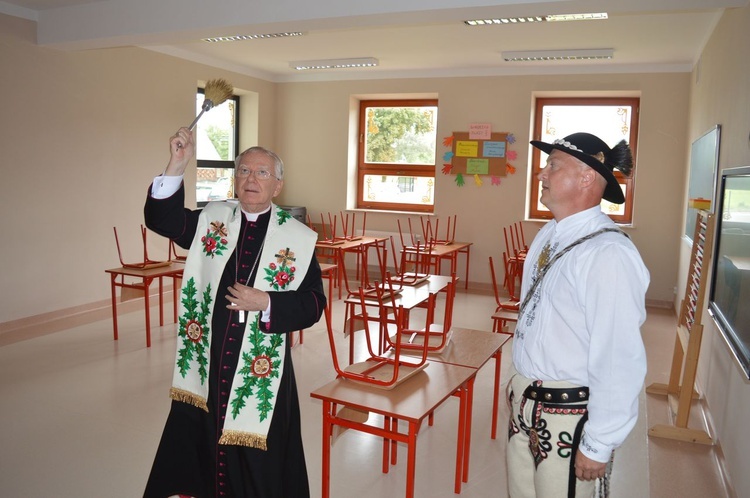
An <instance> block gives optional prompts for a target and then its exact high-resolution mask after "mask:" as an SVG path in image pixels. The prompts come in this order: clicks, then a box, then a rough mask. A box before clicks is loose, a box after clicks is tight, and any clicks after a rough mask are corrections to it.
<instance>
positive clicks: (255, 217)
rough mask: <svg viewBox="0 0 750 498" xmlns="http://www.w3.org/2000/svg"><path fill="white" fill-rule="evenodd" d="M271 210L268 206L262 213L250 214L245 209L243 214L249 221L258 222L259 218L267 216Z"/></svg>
mask: <svg viewBox="0 0 750 498" xmlns="http://www.w3.org/2000/svg"><path fill="white" fill-rule="evenodd" d="M240 209H242V208H240ZM270 210H271V206H268V207H267V208H266V209H264V210H263V211H261V212H260V213H248V212H247V211H245V210H244V209H242V213H243V214H244V215H245V219H246V220H247V221H258V218H260V215H262V214H266V213H267V212H269V211H270Z"/></svg>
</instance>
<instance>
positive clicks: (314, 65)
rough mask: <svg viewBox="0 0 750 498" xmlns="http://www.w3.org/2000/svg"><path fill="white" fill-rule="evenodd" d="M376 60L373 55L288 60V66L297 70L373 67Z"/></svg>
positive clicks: (376, 62)
mask: <svg viewBox="0 0 750 498" xmlns="http://www.w3.org/2000/svg"><path fill="white" fill-rule="evenodd" d="M377 65H378V60H377V59H376V58H374V57H360V58H356V59H322V60H315V61H295V62H290V63H289V67H291V68H292V69H296V70H297V71H306V70H310V69H345V68H352V67H375V66H377Z"/></svg>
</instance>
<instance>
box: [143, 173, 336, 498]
mask: <svg viewBox="0 0 750 498" xmlns="http://www.w3.org/2000/svg"><path fill="white" fill-rule="evenodd" d="M144 214H145V219H146V225H147V226H148V228H150V229H151V230H153V231H154V232H156V233H158V234H160V235H163V236H165V237H168V238H170V239H172V240H174V241H175V242H176V243H177V244H178V245H179V246H181V247H183V248H188V247H189V246H190V244H191V243H192V241H193V237H194V235H195V232H196V229H197V223H198V216H199V214H200V211H191V210H188V209H185V208H184V187H180V190H179V191H178V192H177V193H175V194H174V195H173V196H171V197H169V198H167V199H153V198H152V197H151V196H150V195H148V197H147V200H146V206H145V209H144ZM269 219H270V212H269V213H264V214H262V215H260V216H259V217H258V219H257V221H255V222H250V221H247V219H246V218H245V216H242V224H241V228H240V235H239V238H238V240H237V246H236V248H235V252H234V253H233V254H232V255H231V257H230V258H229V260H228V262H227V264H226V266H225V268H224V273H223V275H222V277H221V283H220V284H219V288H218V290H217V293H216V300H215V302H214V309H213V318H212V322H211V325H212V327H211V361H210V370H209V393H208V410H209V411H208V413H206V412H205V411H203V410H202V409H200V408H196V407H194V406H192V405H189V404H187V403H182V402H179V401H172V408H171V410H170V413H169V417H168V418H167V423H166V425H165V427H164V433H163V435H162V438H161V442H160V443H159V449H158V450H157V453H156V458H155V459H154V464H153V467H152V469H151V475H150V476H149V479H148V483H147V485H146V491H145V492H144V497H146V498H165V497H168V496H172V495H178V494H184V495H188V496H194V497H196V498H204V497H213V496H217V497H219V496H227V497H229V496H231V497H236V498H240V497H263V498H276V497H278V498H298V497H305V498H306V497H309V496H310V491H309V485H308V481H307V469H306V467H305V455H304V451H303V448H302V433H301V431H300V408H299V398H298V395H297V383H296V381H295V378H294V369H293V367H292V355H291V351H290V342H291V341H287V342H286V355H285V359H284V365H283V373H282V376H281V385H280V386H279V391H278V393H277V398H276V405H275V409H274V412H273V418H272V420H271V427H270V429H269V433H268V439H267V447H268V449H267V450H266V451H264V450H259V449H255V448H249V447H246V446H234V445H223V444H222V445H219V444H218V441H219V437H220V436H221V429H222V427H223V418H224V414H225V413H226V409H227V408H226V407H227V403H228V400H229V394H230V390H231V389H230V388H231V383H232V379H233V378H234V373H235V370H236V368H237V364H238V361H239V359H240V348H241V345H242V335H243V331H244V329H245V324H244V323H239V319H238V313H237V312H235V311H230V310H228V309H227V308H226V306H227V304H229V301H228V300H227V299H226V298H225V296H226V295H227V294H229V291H228V290H227V288H228V287H230V286H231V285H233V284H234V282H235V281H236V280H237V281H239V282H241V283H243V284H244V283H245V282H247V279H248V277H249V276H250V277H251V279H250V282H252V278H254V275H249V274H250V272H251V271H252V270H257V268H255V269H254V268H253V267H254V263H255V260H256V257H257V256H258V254H259V252H260V250H261V247H262V242H263V238H264V236H265V233H266V229H267V227H268V222H269ZM237 263H239V265H238V264H237ZM237 266H239V268H236V267H237ZM269 294H270V296H271V322H270V324H269V327H268V329H267V330H266V332H267V333H274V334H283V333H288V332H292V331H295V330H300V329H303V328H307V327H310V326H311V325H313V324H314V323H316V322H317V321H318V320H319V319H320V316H321V314H322V312H323V308H324V307H325V304H326V298H325V294H324V291H323V283H322V281H321V276H320V265H319V264H318V261H317V259H316V258H315V256H313V261H312V263H311V265H310V268H309V270H308V271H307V274H306V275H305V278H304V280H303V281H302V284H301V285H300V286H299V288H298V289H297V290H296V291H288V292H270V293H269ZM245 319H246V320H247V316H246V317H245Z"/></svg>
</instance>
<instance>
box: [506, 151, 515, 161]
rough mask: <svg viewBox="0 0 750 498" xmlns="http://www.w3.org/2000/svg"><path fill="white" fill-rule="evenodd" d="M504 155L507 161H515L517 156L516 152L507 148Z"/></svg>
mask: <svg viewBox="0 0 750 498" xmlns="http://www.w3.org/2000/svg"><path fill="white" fill-rule="evenodd" d="M505 156H506V157H507V158H508V161H515V160H516V158H517V157H518V152H516V151H514V150H509V151H507V152H506V153H505Z"/></svg>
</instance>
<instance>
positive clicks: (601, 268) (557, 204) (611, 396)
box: [507, 133, 650, 498]
mask: <svg viewBox="0 0 750 498" xmlns="http://www.w3.org/2000/svg"><path fill="white" fill-rule="evenodd" d="M531 144H532V145H533V146H534V147H537V148H539V149H541V150H542V151H544V152H546V153H547V154H549V158H548V160H547V165H546V167H545V168H544V169H543V170H542V171H541V172H540V173H539V175H538V178H539V181H540V182H541V188H542V195H541V202H542V203H543V204H544V205H545V206H547V208H548V209H549V210H550V211H551V213H552V215H553V217H554V219H553V220H552V221H550V222H549V223H547V224H546V225H545V226H544V227H542V229H541V230H540V231H539V233H538V234H537V236H536V237H535V239H534V242H533V243H532V244H531V247H530V248H529V250H528V253H527V255H526V263H525V265H524V271H523V284H522V289H521V304H520V308H519V316H518V322H517V326H516V331H515V336H514V339H513V368H514V371H513V376H512V378H511V380H510V386H509V387H510V389H509V401H510V405H511V419H510V424H509V431H508V432H509V433H508V437H509V439H508V450H507V460H508V481H509V491H510V495H511V497H513V498H519V497H540V498H541V497H566V496H567V497H574V496H575V497H590V496H593V495H594V494H595V493H598V495H599V496H607V494H608V491H609V476H610V472H611V468H612V457H613V451H614V449H615V448H617V447H618V446H620V445H621V444H622V443H623V441H624V440H625V438H626V437H627V435H628V434H629V433H630V431H631V430H632V428H633V426H634V425H635V423H636V419H637V417H638V396H639V394H640V392H641V389H642V386H643V380H644V377H645V375H646V354H645V349H644V347H643V341H642V339H641V335H640V326H641V324H643V322H644V321H645V319H646V308H645V294H646V289H647V288H648V284H649V279H650V277H649V273H648V270H647V269H646V267H645V266H644V264H643V261H642V260H641V257H640V255H639V253H638V250H637V249H636V247H635V245H633V243H632V242H631V241H630V239H629V237H628V236H626V235H625V233H624V232H622V231H621V230H620V229H619V228H617V226H616V225H615V223H614V222H612V220H611V219H610V218H609V217H608V216H606V215H605V214H604V213H602V211H601V209H600V207H599V206H600V203H601V200H602V198H603V199H605V200H607V201H609V202H613V203H616V204H622V203H623V202H625V198H624V196H623V193H622V189H621V188H620V186H619V185H618V182H617V179H616V178H615V175H614V173H613V170H614V169H615V168H616V169H618V170H619V171H620V172H622V173H623V174H625V175H628V174H629V173H630V170H631V168H632V155H631V151H630V147H629V146H628V145H627V143H626V142H625V141H624V140H623V141H621V142H620V143H618V144H617V145H616V146H615V147H614V148H612V149H610V147H609V146H607V144H606V143H604V142H603V141H602V140H601V139H599V138H598V137H596V136H594V135H591V134H589V133H575V134H573V135H569V136H567V137H565V138H564V139H562V140H555V141H554V142H553V143H551V144H549V143H545V142H539V141H532V142H531Z"/></svg>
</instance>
